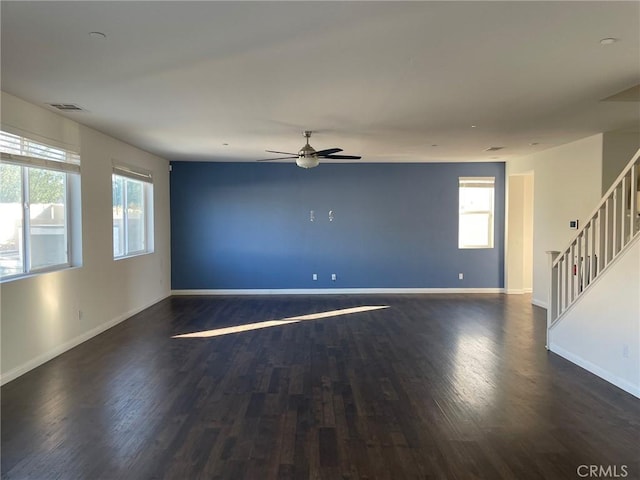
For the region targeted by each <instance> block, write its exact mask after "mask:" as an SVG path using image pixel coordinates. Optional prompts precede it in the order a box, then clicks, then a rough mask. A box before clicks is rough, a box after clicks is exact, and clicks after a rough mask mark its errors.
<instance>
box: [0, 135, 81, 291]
mask: <svg viewBox="0 0 640 480" xmlns="http://www.w3.org/2000/svg"><path fill="white" fill-rule="evenodd" d="M0 152H1V154H2V163H1V164H0V278H3V279H5V278H10V277H16V276H21V275H24V274H29V273H36V272H41V271H47V270H51V269H58V268H64V267H68V266H70V265H71V242H70V235H69V229H70V227H69V225H70V217H69V212H70V211H71V208H70V205H71V203H70V200H69V194H70V191H71V188H70V182H71V180H73V182H74V185H76V188H77V189H79V173H80V165H79V163H80V158H79V156H78V155H77V154H75V153H73V152H68V151H66V150H62V149H59V148H55V147H51V146H48V145H43V144H40V143H37V142H35V141H33V140H30V139H27V138H23V137H20V136H17V135H12V134H10V133H7V132H0ZM73 197H74V198H79V191H78V192H76V195H73Z"/></svg>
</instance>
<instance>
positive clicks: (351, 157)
mask: <svg viewBox="0 0 640 480" xmlns="http://www.w3.org/2000/svg"><path fill="white" fill-rule="evenodd" d="M322 158H333V159H334V160H360V159H361V158H362V157H360V156H357V155H324V156H323V157H322Z"/></svg>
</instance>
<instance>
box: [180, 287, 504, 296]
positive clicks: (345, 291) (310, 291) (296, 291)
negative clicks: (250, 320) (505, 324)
mask: <svg viewBox="0 0 640 480" xmlns="http://www.w3.org/2000/svg"><path fill="white" fill-rule="evenodd" d="M414 293H504V288H281V289H280V288H274V289H271V288H255V289H252V288H238V289H185V290H171V295H356V294H414Z"/></svg>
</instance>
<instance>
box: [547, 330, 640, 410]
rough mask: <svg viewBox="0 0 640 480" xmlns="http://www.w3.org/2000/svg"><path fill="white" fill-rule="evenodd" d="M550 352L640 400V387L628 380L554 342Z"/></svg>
mask: <svg viewBox="0 0 640 480" xmlns="http://www.w3.org/2000/svg"><path fill="white" fill-rule="evenodd" d="M549 350H551V351H552V352H553V353H555V354H557V355H560V356H561V357H563V358H565V359H567V360H569V361H570V362H571V363H575V364H576V365H578V366H579V367H581V368H584V369H585V370H587V371H588V372H591V373H593V374H594V375H596V376H598V377H600V378H602V379H603V380H606V381H607V382H609V383H611V384H613V385H615V386H616V387H618V388H620V389H622V390H624V391H625V392H627V393H630V394H631V395H633V396H634V397H638V398H640V385H634V384H632V383H629V382H628V381H627V380H624V379H622V378H620V377H617V376H616V375H614V374H612V373H611V372H609V371H608V370H604V369H603V368H600V367H599V366H597V365H595V364H593V363H591V362H590V361H588V360H585V359H584V358H582V357H579V356H578V355H574V354H573V353H571V352H568V351H567V350H565V349H564V348H562V347H559V346H558V345H556V344H554V343H553V342H551V343H550V344H549Z"/></svg>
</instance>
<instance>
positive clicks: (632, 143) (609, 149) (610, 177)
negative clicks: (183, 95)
mask: <svg viewBox="0 0 640 480" xmlns="http://www.w3.org/2000/svg"><path fill="white" fill-rule="evenodd" d="M639 148H640V132H605V133H604V136H603V139H602V195H604V194H605V193H606V192H607V190H609V187H611V185H613V182H614V181H615V180H616V179H617V178H618V175H620V173H622V170H623V169H624V167H626V166H627V164H628V163H629V161H630V160H631V158H632V157H633V156H634V155H635V153H636V152H637V151H638V149H639Z"/></svg>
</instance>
